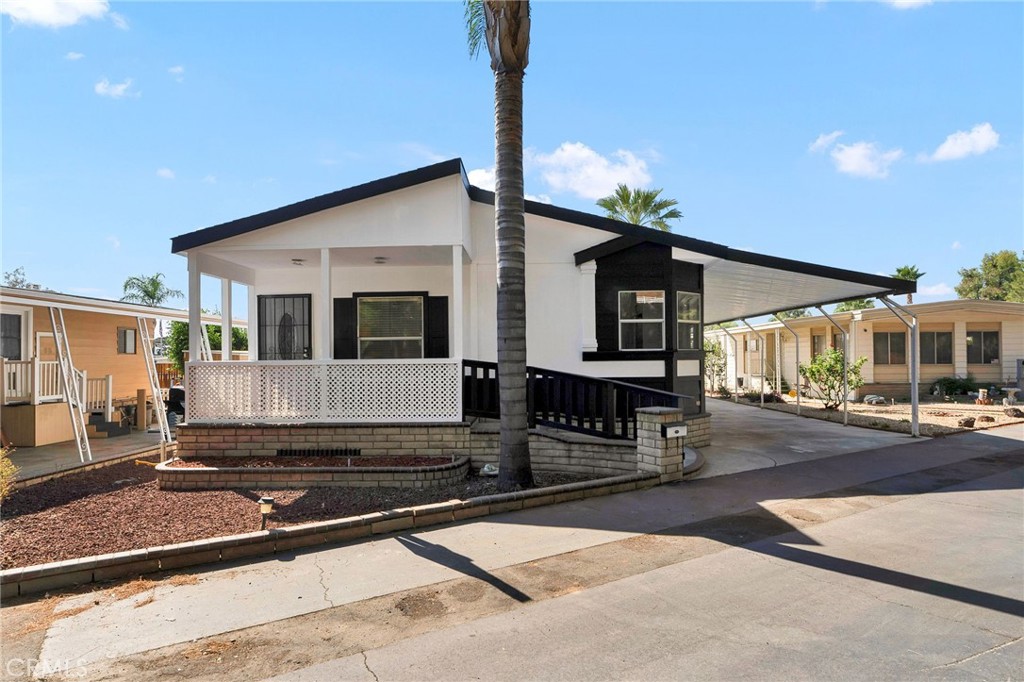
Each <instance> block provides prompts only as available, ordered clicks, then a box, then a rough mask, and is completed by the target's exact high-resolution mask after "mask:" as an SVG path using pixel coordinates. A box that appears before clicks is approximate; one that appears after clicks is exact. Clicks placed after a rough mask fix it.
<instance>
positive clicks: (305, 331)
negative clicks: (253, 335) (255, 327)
mask: <svg viewBox="0 0 1024 682" xmlns="http://www.w3.org/2000/svg"><path fill="white" fill-rule="evenodd" d="M258 303H259V305H258V306H257V307H258V309H259V310H258V317H257V319H258V321H259V331H260V337H259V349H260V354H259V357H260V360H308V359H309V358H311V357H313V347H312V343H311V338H312V321H311V317H310V315H311V310H312V305H313V302H312V296H311V295H310V294H294V295H283V296H260V297H259V301H258Z"/></svg>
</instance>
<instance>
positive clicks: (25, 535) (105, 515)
mask: <svg viewBox="0 0 1024 682" xmlns="http://www.w3.org/2000/svg"><path fill="white" fill-rule="evenodd" d="M445 461H446V462H447V461H449V460H448V459H447V458H446V459H445ZM535 477H536V479H537V484H538V485H540V486H550V485H559V484H562V483H571V482H574V481H580V480H586V478H587V477H581V476H574V475H567V474H536V476H535ZM496 492H497V487H496V484H495V481H494V479H493V478H481V477H471V478H469V479H467V480H466V481H465V482H464V483H460V484H458V485H450V486H439V487H434V488H309V489H305V490H272V491H260V490H209V491H170V490H160V489H158V488H157V484H156V472H155V471H154V469H153V468H152V467H149V466H142V465H137V464H135V463H133V462H125V463H121V464H114V465H111V466H108V467H104V468H100V469H95V470H93V471H87V472H84V473H81V474H72V475H69V476H64V477H62V478H57V479H53V480H51V481H47V482H45V483H39V484H37V485H33V486H29V487H27V488H22V489H21V490H17V491H15V492H14V493H13V494H12V495H11V497H10V498H9V499H8V500H7V501H6V502H4V504H3V507H2V509H0V516H2V519H0V537H2V538H3V539H2V553H0V568H4V569H7V568H16V567H21V566H31V565H35V564H42V563H47V562H51V561H62V560H64V559H74V558H79V557H85V556H92V555H96V554H107V553H110V552H121V551H126V550H131V549H141V548H144V547H154V546H159V545H169V544H174V543H177V542H188V541H191V540H201V539H204V538H212V537H218V536H222V535H234V534H237V533H247V532H250V531H255V530H259V527H260V513H259V505H258V504H257V503H256V501H257V500H259V498H260V496H261V494H263V493H266V494H268V495H271V496H273V498H274V500H275V507H274V513H273V514H272V515H271V516H270V518H269V519H268V524H267V525H268V527H270V528H277V527H281V526H289V525H294V524H297V523H305V522H309V521H320V520H328V519H338V518H344V517H346V516H354V515H358V514H366V513H369V512H374V511H380V510H383V509H394V508H396V507H407V506H411V505H417V504H428V503H431V502H444V501H446V500H450V499H453V498H459V499H465V498H468V497H476V496H479V495H490V494H493V493H496Z"/></svg>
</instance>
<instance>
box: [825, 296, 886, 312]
mask: <svg viewBox="0 0 1024 682" xmlns="http://www.w3.org/2000/svg"><path fill="white" fill-rule="evenodd" d="M874 307H875V302H874V300H872V299H870V298H857V299H854V300H852V301H843V302H842V303H840V304H839V305H837V306H836V308H835V310H833V311H832V312H834V313H848V312H850V311H851V310H866V309H868V308H874Z"/></svg>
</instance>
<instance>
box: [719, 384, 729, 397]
mask: <svg viewBox="0 0 1024 682" xmlns="http://www.w3.org/2000/svg"><path fill="white" fill-rule="evenodd" d="M718 396H719V397H720V398H731V397H732V391H730V390H729V387H728V386H726V385H725V384H722V385H721V386H719V387H718Z"/></svg>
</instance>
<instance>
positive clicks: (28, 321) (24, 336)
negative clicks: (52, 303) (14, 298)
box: [0, 303, 35, 360]
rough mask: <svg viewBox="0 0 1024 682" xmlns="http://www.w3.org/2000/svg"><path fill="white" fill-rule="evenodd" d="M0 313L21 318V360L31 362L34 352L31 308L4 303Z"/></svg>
mask: <svg viewBox="0 0 1024 682" xmlns="http://www.w3.org/2000/svg"><path fill="white" fill-rule="evenodd" d="M0 313H3V314H4V315H20V316H21V359H22V360H31V359H32V358H33V357H34V355H33V353H34V351H35V349H34V348H33V347H32V339H34V338H35V335H34V334H33V330H32V318H33V315H32V308H27V307H24V306H18V305H8V304H6V303H4V304H3V306H0Z"/></svg>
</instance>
